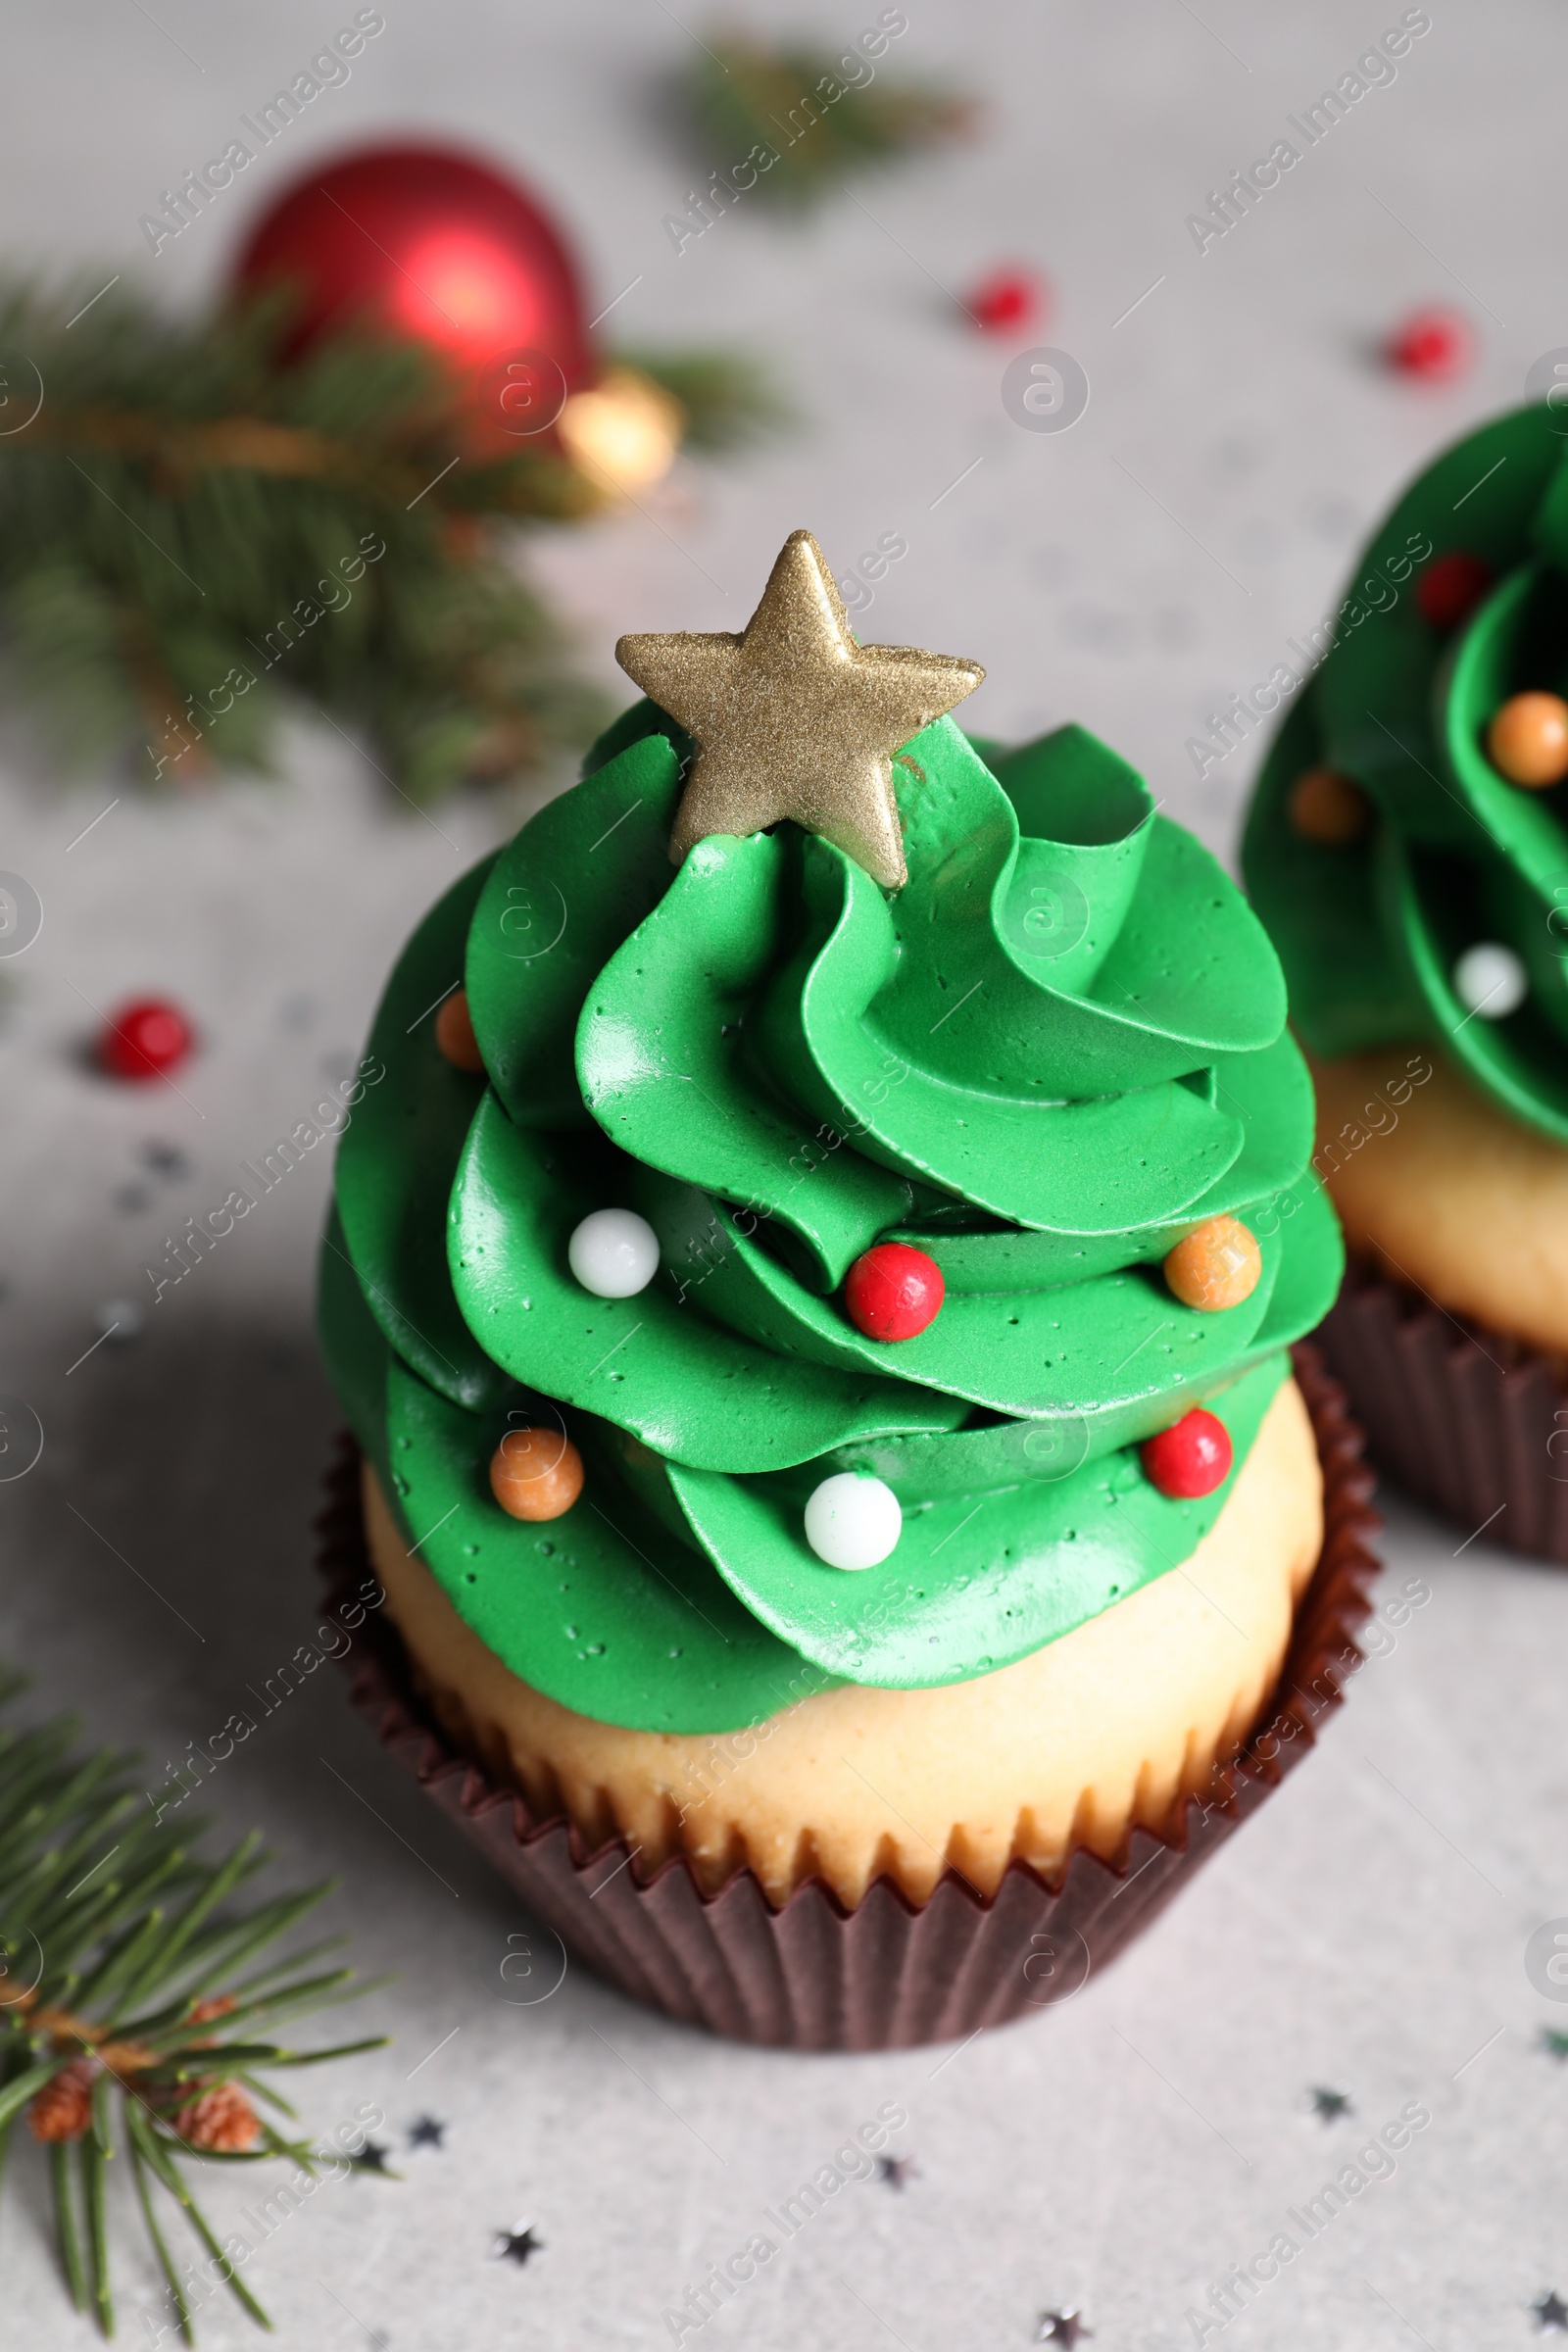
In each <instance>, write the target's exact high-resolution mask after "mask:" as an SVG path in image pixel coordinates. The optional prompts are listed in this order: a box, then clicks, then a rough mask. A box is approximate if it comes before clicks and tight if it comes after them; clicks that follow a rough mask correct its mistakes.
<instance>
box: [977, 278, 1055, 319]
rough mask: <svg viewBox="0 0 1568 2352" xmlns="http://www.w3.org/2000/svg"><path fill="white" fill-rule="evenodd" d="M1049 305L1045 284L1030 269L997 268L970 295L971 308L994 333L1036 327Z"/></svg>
mask: <svg viewBox="0 0 1568 2352" xmlns="http://www.w3.org/2000/svg"><path fill="white" fill-rule="evenodd" d="M1045 307H1046V293H1045V287H1044V286H1043V285H1042V284H1041V282H1040V280H1039V278H1038V277H1036V276H1035V274H1034V272H1033V271H1032V270H993V271H992V273H991V275H990V276H989V277H986V278H982V279H981V281H980V283H979V285H978V286H976V288H975V290H974V292H973V293H972V294H971V295H970V297H969V301H968V309H969V312H970V314H971V316H972V317H973V318H975V319H978V321H979V323H980V324H981V325H982V326H983V327H984V328H985V330H986V332H987V334H990V335H1005V334H1010V333H1011V332H1012V330H1013V328H1014V327H1021V326H1032V325H1033V324H1034V321H1035V320H1036V319H1038V318H1039V317H1040V316H1041V315H1042V313H1043V312H1044V310H1045Z"/></svg>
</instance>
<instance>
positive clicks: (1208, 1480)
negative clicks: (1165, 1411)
mask: <svg viewBox="0 0 1568 2352" xmlns="http://www.w3.org/2000/svg"><path fill="white" fill-rule="evenodd" d="M1140 1450H1141V1452H1142V1454H1143V1460H1144V1475H1145V1477H1146V1478H1147V1479H1148V1480H1149V1482H1150V1485H1151V1486H1154V1487H1157V1488H1158V1489H1159V1491H1160V1493H1161V1494H1162V1495H1170V1496H1171V1498H1172V1500H1173V1501H1189V1500H1191V1499H1192V1498H1193V1497H1194V1496H1195V1495H1212V1494H1213V1492H1214V1489H1215V1488H1216V1487H1218V1486H1223V1484H1224V1482H1225V1480H1226V1479H1227V1478H1228V1477H1229V1476H1230V1469H1231V1461H1232V1448H1231V1433H1230V1431H1229V1430H1228V1429H1227V1428H1226V1426H1225V1424H1224V1422H1223V1421H1221V1420H1218V1419H1217V1418H1216V1417H1215V1415H1214V1414H1213V1413H1205V1412H1204V1410H1203V1408H1202V1406H1201V1405H1197V1406H1195V1407H1194V1409H1193V1411H1192V1412H1190V1413H1183V1415H1182V1417H1181V1419H1180V1420H1179V1421H1176V1422H1173V1423H1172V1425H1171V1427H1170V1428H1169V1429H1162V1430H1161V1431H1160V1433H1159V1435H1158V1437H1157V1438H1151V1439H1150V1440H1149V1443H1148V1444H1147V1445H1146V1446H1143V1447H1141V1448H1140Z"/></svg>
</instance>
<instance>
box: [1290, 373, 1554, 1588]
mask: <svg viewBox="0 0 1568 2352" xmlns="http://www.w3.org/2000/svg"><path fill="white" fill-rule="evenodd" d="M1563 422H1564V419H1563V418H1562V417H1560V416H1559V415H1558V414H1557V413H1556V412H1554V411H1552V410H1550V409H1547V408H1545V407H1538V408H1531V409H1526V410H1522V411H1520V412H1518V413H1517V414H1516V415H1513V416H1509V417H1501V418H1499V419H1497V420H1496V421H1495V422H1494V423H1492V424H1489V425H1487V426H1485V427H1484V428H1483V429H1482V430H1481V431H1479V432H1476V433H1472V434H1470V435H1468V436H1467V437H1466V438H1465V439H1464V440H1462V441H1460V442H1459V443H1457V444H1456V445H1455V447H1454V448H1452V449H1450V450H1448V451H1446V453H1445V455H1444V456H1443V457H1442V458H1441V459H1439V460H1438V462H1437V463H1436V464H1435V465H1434V466H1429V467H1428V468H1427V470H1426V471H1425V472H1424V473H1422V474H1421V475H1420V476H1419V477H1418V479H1417V480H1416V481H1415V482H1414V484H1413V485H1412V486H1411V488H1410V489H1409V490H1408V491H1406V493H1405V494H1404V496H1403V497H1402V498H1401V499H1400V500H1399V502H1398V504H1397V506H1396V507H1395V509H1394V511H1393V512H1392V514H1391V515H1389V517H1388V519H1387V520H1386V521H1385V522H1384V523H1383V524H1382V525H1381V527H1380V528H1379V529H1378V531H1377V532H1376V533H1375V534H1374V536H1373V538H1372V539H1371V541H1370V542H1369V543H1368V545H1367V547H1366V549H1365V550H1364V552H1363V554H1362V557H1361V559H1360V561H1359V562H1358V564H1357V567H1356V574H1355V583H1354V587H1353V591H1352V595H1351V596H1350V598H1348V600H1347V604H1346V607H1345V609H1344V612H1343V613H1342V616H1341V620H1340V624H1339V627H1338V631H1337V634H1336V638H1335V642H1334V645H1333V649H1332V651H1331V652H1330V653H1329V654H1328V657H1327V659H1326V661H1325V662H1323V664H1322V667H1321V668H1320V670H1319V671H1318V673H1317V675H1316V676H1315V677H1314V678H1313V679H1312V681H1311V683H1310V684H1309V685H1308V686H1307V687H1306V689H1305V690H1304V691H1303V692H1302V694H1301V695H1300V697H1299V701H1298V703H1297V704H1296V705H1295V707H1294V708H1293V710H1292V712H1291V715H1290V717H1289V718H1288V720H1287V721H1286V723H1285V725H1284V726H1283V727H1282V729H1281V730H1280V733H1279V735H1278V737H1277V739H1276V741H1275V743H1274V745H1273V747H1272V749H1271V751H1270V754H1269V758H1268V760H1267V762H1266V764H1265V767H1264V770H1263V774H1262V777H1261V780H1260V782H1259V785H1258V791H1257V797H1256V800H1255V802H1254V804H1253V808H1252V810H1251V814H1250V819H1249V823H1248V830H1247V839H1246V845H1245V850H1244V862H1245V866H1246V871H1247V878H1248V884H1249V887H1250V892H1251V896H1252V903H1253V905H1254V907H1256V909H1257V911H1258V914H1259V915H1260V916H1261V918H1262V920H1263V921H1264V922H1265V923H1266V924H1267V926H1268V928H1269V931H1270V933H1271V935H1272V937H1273V940H1274V943H1275V945H1276V947H1277V948H1278V950H1279V953H1280V956H1281V958H1282V960H1283V962H1284V965H1285V970H1286V975H1287V978H1288V980H1289V983H1290V991H1291V1010H1292V1017H1293V1020H1294V1021H1295V1024H1296V1026H1297V1029H1298V1030H1299V1034H1300V1036H1301V1038H1302V1040H1303V1042H1304V1043H1305V1045H1306V1047H1307V1049H1308V1051H1309V1052H1310V1054H1311V1055H1312V1057H1313V1066H1314V1075H1315V1077H1316V1081H1317V1088H1318V1096H1319V1103H1320V1106H1321V1112H1322V1121H1321V1129H1320V1141H1319V1149H1318V1152H1317V1166H1318V1168H1319V1170H1320V1171H1321V1173H1322V1175H1323V1176H1324V1178H1325V1180H1326V1182H1327V1184H1328V1186H1329V1188H1330V1190H1331V1192H1332V1193H1333V1195H1334V1198H1335V1201H1336V1203H1337V1205H1338V1207H1339V1210H1340V1213H1341V1215H1342V1217H1343V1218H1344V1221H1345V1227H1346V1233H1347V1238H1348V1242H1349V1244H1350V1248H1351V1251H1352V1257H1353V1260H1354V1264H1353V1268H1352V1280H1351V1282H1350V1283H1349V1285H1348V1288H1347V1292H1346V1296H1345V1299H1344V1300H1343V1301H1342V1303H1341V1305H1340V1307H1339V1308H1338V1309H1337V1310H1336V1313H1335V1315H1334V1317H1333V1319H1332V1321H1331V1323H1330V1325H1329V1327H1328V1332H1327V1343H1328V1346H1329V1348H1330V1352H1331V1355H1332V1360H1333V1362H1334V1365H1335V1368H1336V1370H1337V1371H1338V1372H1339V1374H1340V1376H1341V1377H1342V1378H1343V1379H1344V1380H1345V1381H1346V1383H1347V1385H1348V1387H1349V1389H1350V1392H1351V1395H1352V1397H1353V1398H1354V1400H1355V1404H1356V1409H1357V1411H1358V1412H1359V1413H1360V1415H1361V1417H1362V1419H1363V1420H1364V1421H1365V1422H1366V1424H1367V1426H1368V1429H1369V1432H1370V1435H1371V1438H1372V1442H1373V1446H1374V1450H1375V1451H1377V1452H1379V1453H1380V1454H1381V1456H1382V1458H1383V1459H1384V1461H1385V1462H1386V1463H1387V1465H1388V1466H1389V1467H1390V1468H1391V1469H1393V1470H1395V1471H1397V1473H1398V1475H1399V1476H1400V1477H1401V1479H1403V1480H1404V1481H1405V1482H1406V1483H1407V1484H1408V1485H1410V1486H1411V1487H1412V1488H1413V1489H1415V1491H1416V1492H1418V1493H1420V1494H1423V1495H1428V1496H1430V1497H1431V1498H1432V1499H1434V1500H1435V1501H1437V1502H1439V1503H1440V1504H1442V1505H1443V1506H1444V1507H1445V1508H1446V1509H1447V1510H1449V1511H1450V1512H1452V1513H1453V1514H1454V1516H1455V1517H1457V1518H1459V1519H1461V1520H1463V1521H1464V1522H1465V1523H1466V1525H1467V1527H1468V1528H1470V1529H1478V1528H1479V1527H1480V1526H1481V1525H1482V1524H1483V1522H1485V1523H1487V1524H1488V1525H1489V1528H1490V1533H1491V1538H1492V1540H1493V1541H1497V1542H1501V1543H1504V1544H1514V1545H1516V1546H1518V1547H1520V1548H1522V1549H1525V1550H1538V1551H1545V1552H1549V1553H1551V1554H1553V1555H1554V1556H1556V1557H1559V1558H1568V1484H1565V1483H1564V1482H1565V1480H1568V1461H1565V1460H1564V1459H1563V1458H1562V1457H1563V1453H1564V1448H1565V1446H1568V1438H1565V1436H1564V1427H1565V1425H1568V1385H1565V1381H1564V1365H1563V1358H1564V1356H1565V1355H1568V962H1565V960H1564V957H1565V952H1568V949H1565V943H1568V702H1565V701H1564V699H1563V697H1564V696H1565V695H1568V471H1565V452H1568V439H1565V438H1564V436H1563V432H1562V430H1561V427H1562V425H1563Z"/></svg>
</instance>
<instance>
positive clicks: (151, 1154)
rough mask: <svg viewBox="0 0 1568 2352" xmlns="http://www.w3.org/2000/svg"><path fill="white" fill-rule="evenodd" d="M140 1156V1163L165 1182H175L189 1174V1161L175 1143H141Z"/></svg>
mask: <svg viewBox="0 0 1568 2352" xmlns="http://www.w3.org/2000/svg"><path fill="white" fill-rule="evenodd" d="M141 1157H142V1165H143V1166H144V1167H148V1168H151V1169H152V1171H153V1174H154V1175H155V1176H162V1177H163V1179H164V1181H165V1183H166V1184H175V1183H177V1182H178V1180H179V1178H180V1177H181V1176H188V1175H189V1174H190V1161H189V1159H188V1158H187V1157H186V1155H185V1153H184V1152H181V1150H180V1149H179V1146H178V1145H177V1144H159V1143H152V1144H143V1146H142V1148H141Z"/></svg>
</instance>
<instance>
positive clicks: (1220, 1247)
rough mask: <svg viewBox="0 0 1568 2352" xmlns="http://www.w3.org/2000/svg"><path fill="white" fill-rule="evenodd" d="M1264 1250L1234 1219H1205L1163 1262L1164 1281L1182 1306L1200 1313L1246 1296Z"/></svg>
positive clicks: (1214, 1310)
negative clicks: (1260, 1248) (1197, 1310)
mask: <svg viewBox="0 0 1568 2352" xmlns="http://www.w3.org/2000/svg"><path fill="white" fill-rule="evenodd" d="M1262 1271H1263V1252H1262V1251H1261V1250H1259V1248H1258V1246H1257V1243H1256V1242H1255V1241H1254V1239H1253V1238H1252V1236H1251V1234H1250V1233H1249V1232H1248V1230H1247V1227H1246V1226H1245V1225H1243V1224H1241V1223H1240V1222H1239V1221H1238V1219H1237V1218H1235V1217H1205V1218H1204V1219H1203V1222H1202V1224H1201V1225H1196V1226H1195V1227H1194V1228H1193V1230H1192V1232H1191V1233H1190V1234H1189V1235H1188V1236H1187V1239H1186V1240H1185V1241H1184V1242H1178V1243H1177V1245H1176V1247H1175V1249H1174V1250H1172V1251H1171V1253H1170V1255H1169V1256H1168V1257H1167V1258H1166V1260H1165V1280H1166V1281H1167V1282H1168V1283H1169V1285H1170V1287H1171V1290H1172V1292H1173V1293H1174V1295H1175V1296H1176V1298H1178V1299H1180V1300H1181V1302H1182V1304H1183V1306H1195V1307H1197V1308H1198V1309H1199V1310H1200V1311H1201V1313H1203V1314H1205V1315H1212V1314H1217V1313H1218V1312H1219V1310H1220V1309H1221V1308H1222V1307H1226V1306H1240V1305H1241V1303H1242V1300H1243V1299H1250V1297H1251V1296H1252V1293H1253V1292H1254V1291H1255V1290H1256V1288H1257V1278H1258V1276H1259V1275H1260V1274H1261V1273H1262Z"/></svg>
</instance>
